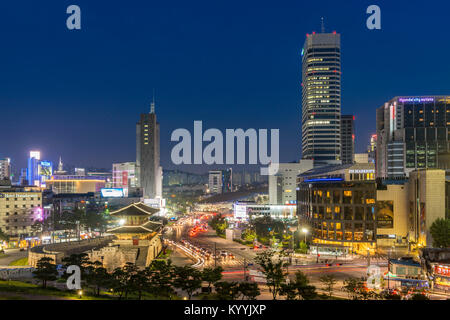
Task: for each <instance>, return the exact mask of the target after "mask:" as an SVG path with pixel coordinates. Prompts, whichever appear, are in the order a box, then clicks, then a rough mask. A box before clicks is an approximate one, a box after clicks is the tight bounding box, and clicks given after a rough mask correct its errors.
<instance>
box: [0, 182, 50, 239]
mask: <svg viewBox="0 0 450 320" xmlns="http://www.w3.org/2000/svg"><path fill="white" fill-rule="evenodd" d="M43 219H44V212H43V209H42V192H35V191H24V190H20V189H16V188H11V189H10V190H4V191H2V192H0V229H1V230H2V231H3V232H5V233H6V234H7V235H9V236H11V237H12V238H11V239H10V240H11V241H19V240H21V239H24V238H25V237H30V236H31V235H32V234H33V230H32V229H31V226H32V225H33V224H34V222H35V221H36V220H40V221H42V220H43Z"/></svg>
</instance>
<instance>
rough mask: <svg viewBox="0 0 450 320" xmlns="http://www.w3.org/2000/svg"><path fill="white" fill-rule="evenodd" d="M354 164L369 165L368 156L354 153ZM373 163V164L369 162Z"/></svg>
mask: <svg viewBox="0 0 450 320" xmlns="http://www.w3.org/2000/svg"><path fill="white" fill-rule="evenodd" d="M353 162H354V163H369V162H370V161H369V154H368V153H355V154H354V155H353ZM370 163H373V162H370Z"/></svg>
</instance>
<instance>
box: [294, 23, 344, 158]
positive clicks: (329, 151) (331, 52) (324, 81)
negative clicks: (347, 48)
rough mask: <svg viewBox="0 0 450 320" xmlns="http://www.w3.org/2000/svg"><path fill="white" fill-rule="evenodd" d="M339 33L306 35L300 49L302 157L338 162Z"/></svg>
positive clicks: (339, 152)
mask: <svg viewBox="0 0 450 320" xmlns="http://www.w3.org/2000/svg"><path fill="white" fill-rule="evenodd" d="M340 39H341V38H340V34H338V33H336V32H333V33H325V32H324V28H323V26H322V33H315V32H313V33H312V34H307V35H306V40H305V44H304V46H303V49H302V53H301V55H302V157H303V158H304V159H313V160H314V166H322V165H327V164H340V163H341V161H340V160H341V159H340V157H341V148H340V144H341V131H340V127H341V122H340V116H341V44H340V42H341V41H340Z"/></svg>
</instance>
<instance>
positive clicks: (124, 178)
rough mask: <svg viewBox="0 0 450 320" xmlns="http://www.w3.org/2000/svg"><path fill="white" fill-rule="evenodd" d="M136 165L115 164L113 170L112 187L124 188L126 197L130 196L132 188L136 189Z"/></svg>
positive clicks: (132, 163)
mask: <svg viewBox="0 0 450 320" xmlns="http://www.w3.org/2000/svg"><path fill="white" fill-rule="evenodd" d="M136 180H137V179H136V163H135V162H123V163H113V168H112V187H113V188H122V189H123V192H124V195H125V196H128V190H129V189H130V188H136V185H137V181H136Z"/></svg>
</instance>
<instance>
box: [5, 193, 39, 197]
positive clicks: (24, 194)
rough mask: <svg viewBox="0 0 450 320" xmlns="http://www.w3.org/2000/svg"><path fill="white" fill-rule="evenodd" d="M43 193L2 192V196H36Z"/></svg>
mask: <svg viewBox="0 0 450 320" xmlns="http://www.w3.org/2000/svg"><path fill="white" fill-rule="evenodd" d="M40 195H41V194H40V193H38V192H35V193H0V198H34V197H38V196H40Z"/></svg>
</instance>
